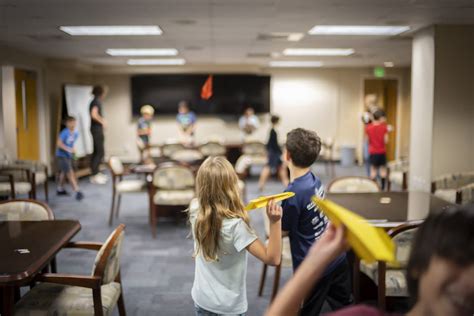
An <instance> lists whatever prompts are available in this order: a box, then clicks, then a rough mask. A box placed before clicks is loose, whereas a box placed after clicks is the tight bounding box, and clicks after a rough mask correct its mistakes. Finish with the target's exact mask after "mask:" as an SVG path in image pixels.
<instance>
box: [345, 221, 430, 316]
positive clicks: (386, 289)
mask: <svg viewBox="0 0 474 316" xmlns="http://www.w3.org/2000/svg"><path fill="white" fill-rule="evenodd" d="M421 223H422V221H415V222H411V223H406V224H402V225H400V226H397V227H395V228H393V229H391V230H389V231H388V235H389V236H390V238H392V240H393V242H394V243H395V247H396V252H395V257H396V260H397V262H398V265H395V264H386V263H385V262H382V261H378V262H374V263H365V262H364V261H361V260H360V259H359V258H357V257H356V258H355V261H354V273H353V288H354V291H353V292H354V298H355V301H356V303H357V302H358V301H360V273H361V272H362V273H364V274H365V275H366V276H368V277H369V278H370V279H371V280H372V281H373V283H375V285H376V286H377V302H378V306H379V308H380V309H382V310H384V309H385V307H386V298H387V297H408V286H407V278H406V267H407V264H408V258H409V256H410V251H411V246H412V244H413V242H414V238H415V234H416V231H417V230H418V227H419V226H420V225H421Z"/></svg>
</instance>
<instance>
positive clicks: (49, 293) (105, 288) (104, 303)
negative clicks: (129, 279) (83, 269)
mask: <svg viewBox="0 0 474 316" xmlns="http://www.w3.org/2000/svg"><path fill="white" fill-rule="evenodd" d="M124 229H125V225H123V224H121V225H119V226H118V227H117V228H116V229H115V230H114V231H113V232H112V234H110V236H109V237H108V238H107V240H106V241H105V243H103V244H102V243H97V242H71V243H69V244H67V245H66V247H67V248H76V249H87V250H96V251H98V253H97V256H96V258H95V263H94V267H93V269H92V274H91V275H90V276H87V275H73V274H56V273H45V274H40V275H38V276H37V277H36V278H35V281H36V282H40V283H37V284H36V286H35V287H33V288H32V289H31V290H30V291H29V292H28V293H26V294H25V295H24V296H23V297H22V298H21V299H20V300H19V301H18V303H17V304H16V306H15V315H16V316H31V315H95V316H103V315H112V312H113V310H114V307H115V306H116V305H117V306H118V311H119V315H120V316H125V315H126V311H125V303H124V299H123V286H122V281H121V277H120V254H121V248H122V242H123V238H124Z"/></svg>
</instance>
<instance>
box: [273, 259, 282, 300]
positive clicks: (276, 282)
mask: <svg viewBox="0 0 474 316" xmlns="http://www.w3.org/2000/svg"><path fill="white" fill-rule="evenodd" d="M280 274H281V264H279V265H277V266H276V267H275V279H273V291H272V298H271V300H272V301H273V299H274V298H275V296H276V295H277V293H278V287H279V286H280Z"/></svg>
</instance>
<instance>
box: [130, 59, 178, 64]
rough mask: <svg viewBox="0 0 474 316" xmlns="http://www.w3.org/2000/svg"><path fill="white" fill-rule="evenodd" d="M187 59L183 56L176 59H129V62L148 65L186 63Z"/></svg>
mask: <svg viewBox="0 0 474 316" xmlns="http://www.w3.org/2000/svg"><path fill="white" fill-rule="evenodd" d="M185 63H186V61H185V60H184V59H182V58H175V59H129V60H128V61H127V64H129V65H132V66H146V65H164V66H171V65H184V64H185Z"/></svg>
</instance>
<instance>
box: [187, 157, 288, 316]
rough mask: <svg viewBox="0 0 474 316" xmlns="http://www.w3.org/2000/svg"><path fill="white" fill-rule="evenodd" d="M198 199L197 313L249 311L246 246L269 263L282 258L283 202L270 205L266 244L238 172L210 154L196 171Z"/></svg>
mask: <svg viewBox="0 0 474 316" xmlns="http://www.w3.org/2000/svg"><path fill="white" fill-rule="evenodd" d="M196 190H197V199H195V200H193V201H192V202H191V205H190V210H189V213H190V214H189V216H190V222H191V228H192V234H193V238H194V250H195V251H194V258H195V275H194V283H193V288H192V292H191V294H192V298H193V301H194V303H195V308H196V315H198V316H199V315H206V316H212V315H245V313H246V312H247V307H248V306H247V291H246V277H247V251H248V252H250V253H251V254H252V255H254V256H255V257H257V258H258V259H260V260H261V261H263V262H265V263H266V264H269V265H278V264H279V263H280V260H281V222H280V218H281V207H280V206H278V205H277V204H275V203H274V202H273V201H271V202H270V203H269V204H268V206H267V216H268V218H269V219H270V236H269V238H268V244H267V246H266V245H265V244H264V243H262V242H261V241H260V240H259V239H258V238H257V236H256V235H255V233H254V232H253V230H252V229H251V228H250V226H249V217H248V214H247V212H246V211H245V210H244V205H243V204H242V199H241V196H240V193H239V192H240V191H239V187H238V177H237V174H236V173H235V171H234V168H233V167H232V165H231V164H230V163H229V162H228V161H227V160H226V159H225V158H223V157H209V158H207V159H206V160H205V161H204V163H203V164H202V165H201V167H200V168H199V171H198V174H197V177H196Z"/></svg>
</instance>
